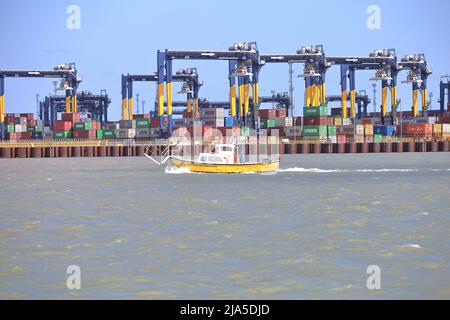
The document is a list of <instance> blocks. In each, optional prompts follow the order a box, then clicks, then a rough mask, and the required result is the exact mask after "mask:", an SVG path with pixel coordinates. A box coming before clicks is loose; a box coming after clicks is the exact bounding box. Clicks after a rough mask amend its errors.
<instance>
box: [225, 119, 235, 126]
mask: <svg viewBox="0 0 450 320" xmlns="http://www.w3.org/2000/svg"><path fill="white" fill-rule="evenodd" d="M224 124H225V127H234V126H235V125H236V123H235V122H234V118H231V117H226V118H225V123H224Z"/></svg>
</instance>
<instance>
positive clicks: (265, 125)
mask: <svg viewBox="0 0 450 320" xmlns="http://www.w3.org/2000/svg"><path fill="white" fill-rule="evenodd" d="M275 126H276V123H275V120H274V119H263V120H261V128H262V129H270V128H275Z"/></svg>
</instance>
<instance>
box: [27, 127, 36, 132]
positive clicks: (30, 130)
mask: <svg viewBox="0 0 450 320" xmlns="http://www.w3.org/2000/svg"><path fill="white" fill-rule="evenodd" d="M35 128H36V127H35V126H28V127H27V131H28V132H34V129H35Z"/></svg>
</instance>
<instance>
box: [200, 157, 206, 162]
mask: <svg viewBox="0 0 450 320" xmlns="http://www.w3.org/2000/svg"><path fill="white" fill-rule="evenodd" d="M200 161H201V162H207V161H208V157H206V156H203V157H201V158H200Z"/></svg>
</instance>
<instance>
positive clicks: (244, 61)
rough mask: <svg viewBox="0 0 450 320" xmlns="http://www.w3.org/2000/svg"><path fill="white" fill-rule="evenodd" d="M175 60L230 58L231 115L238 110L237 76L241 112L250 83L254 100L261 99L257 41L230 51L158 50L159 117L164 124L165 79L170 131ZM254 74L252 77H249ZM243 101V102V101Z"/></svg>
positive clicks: (245, 106)
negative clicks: (259, 95) (259, 97)
mask: <svg viewBox="0 0 450 320" xmlns="http://www.w3.org/2000/svg"><path fill="white" fill-rule="evenodd" d="M173 60H225V61H229V80H230V105H231V116H232V117H234V118H236V117H237V110H236V77H238V82H239V95H240V98H241V99H240V101H241V106H240V114H239V115H240V116H243V117H245V116H247V115H248V106H249V102H248V101H249V86H250V83H252V89H253V99H254V101H253V102H254V103H255V104H256V103H258V74H259V69H260V58H259V52H258V48H257V45H256V42H245V43H236V44H234V45H233V46H231V47H230V48H229V49H228V51H215V50H204V51H203V50H202V51H192V50H177V51H172V50H166V51H158V55H157V65H158V117H159V118H160V126H161V127H162V126H163V121H164V119H163V117H164V82H166V90H167V117H168V123H169V134H170V133H171V132H172V129H173V121H172V114H173V109H172V107H173V98H172V64H173ZM250 70H251V71H250ZM250 77H252V80H250ZM242 104H243V105H242Z"/></svg>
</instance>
